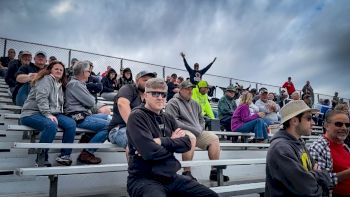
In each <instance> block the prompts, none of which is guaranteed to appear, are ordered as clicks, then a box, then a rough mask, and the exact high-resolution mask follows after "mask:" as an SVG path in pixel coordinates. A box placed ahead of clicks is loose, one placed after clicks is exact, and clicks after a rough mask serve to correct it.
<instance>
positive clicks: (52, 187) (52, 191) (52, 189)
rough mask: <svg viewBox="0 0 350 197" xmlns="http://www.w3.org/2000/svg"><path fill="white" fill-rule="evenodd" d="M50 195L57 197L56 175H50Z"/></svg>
mask: <svg viewBox="0 0 350 197" xmlns="http://www.w3.org/2000/svg"><path fill="white" fill-rule="evenodd" d="M49 179H50V193H49V196H50V197H57V187H58V176H57V175H50V176H49Z"/></svg>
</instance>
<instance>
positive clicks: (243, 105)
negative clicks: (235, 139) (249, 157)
mask: <svg viewBox="0 0 350 197" xmlns="http://www.w3.org/2000/svg"><path fill="white" fill-rule="evenodd" d="M252 101H253V96H252V94H251V93H250V92H246V93H244V94H243V95H242V96H241V101H240V104H239V105H238V107H237V109H236V110H235V111H234V113H233V115H232V119H231V129H232V131H237V132H242V133H251V132H252V133H254V134H255V141H257V142H263V141H266V140H267V139H268V135H267V125H266V123H265V121H264V120H263V119H262V118H263V117H264V116H265V113H264V112H257V113H253V114H251V113H250V110H249V105H250V104H251V103H252Z"/></svg>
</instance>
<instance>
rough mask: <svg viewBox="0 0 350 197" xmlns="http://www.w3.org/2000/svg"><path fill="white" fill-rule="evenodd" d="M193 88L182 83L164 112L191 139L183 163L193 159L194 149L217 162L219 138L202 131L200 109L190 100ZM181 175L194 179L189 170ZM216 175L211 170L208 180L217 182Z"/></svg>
mask: <svg viewBox="0 0 350 197" xmlns="http://www.w3.org/2000/svg"><path fill="white" fill-rule="evenodd" d="M193 87H195V86H194V85H193V84H192V83H191V82H190V81H189V80H187V81H183V82H182V83H181V84H180V85H179V89H180V91H179V93H177V94H175V95H174V97H173V98H172V99H170V101H169V102H168V104H167V106H166V108H165V111H166V112H167V113H169V114H170V115H172V116H173V117H175V120H176V123H177V125H178V126H179V127H180V128H182V129H184V130H186V134H187V135H188V136H189V137H190V139H191V144H192V147H191V150H190V151H188V152H186V153H183V154H182V160H183V161H191V160H192V159H193V154H194V150H195V148H196V147H198V148H200V149H203V150H208V156H209V159H210V160H218V159H220V143H219V138H218V136H217V135H215V134H214V133H212V132H210V131H204V126H205V121H204V118H203V115H202V109H201V107H200V105H199V104H198V103H197V102H196V101H194V100H193V99H191V95H192V89H193ZM182 174H183V175H187V176H189V177H191V178H192V179H194V177H193V176H192V174H191V169H190V168H184V172H183V173H182ZM216 175H217V171H216V170H215V169H212V170H211V172H210V177H209V179H210V180H213V181H217V176H216ZM228 180H229V177H228V176H224V181H228Z"/></svg>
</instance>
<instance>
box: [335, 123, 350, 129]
mask: <svg viewBox="0 0 350 197" xmlns="http://www.w3.org/2000/svg"><path fill="white" fill-rule="evenodd" d="M334 125H335V126H336V127H343V125H345V127H346V128H350V123H342V122H335V123H334Z"/></svg>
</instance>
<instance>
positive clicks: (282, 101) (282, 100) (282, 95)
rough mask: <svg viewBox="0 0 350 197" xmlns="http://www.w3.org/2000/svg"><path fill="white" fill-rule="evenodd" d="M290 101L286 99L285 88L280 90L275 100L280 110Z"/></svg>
mask: <svg viewBox="0 0 350 197" xmlns="http://www.w3.org/2000/svg"><path fill="white" fill-rule="evenodd" d="M289 101H290V100H289V99H288V93H287V89H286V88H281V91H280V95H279V96H278V98H277V103H278V105H279V106H280V108H282V107H283V106H285V105H286V104H287V103H288V102H289Z"/></svg>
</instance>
